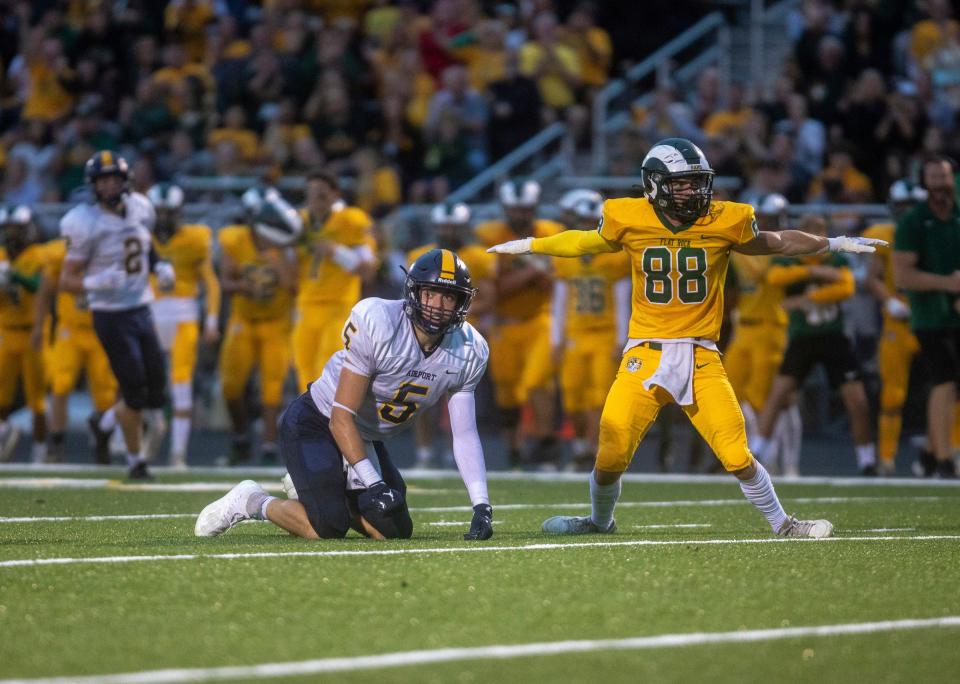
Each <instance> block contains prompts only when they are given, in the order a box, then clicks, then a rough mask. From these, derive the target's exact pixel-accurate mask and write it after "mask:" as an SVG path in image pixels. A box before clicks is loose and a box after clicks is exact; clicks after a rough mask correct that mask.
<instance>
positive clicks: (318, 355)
mask: <svg viewBox="0 0 960 684" xmlns="http://www.w3.org/2000/svg"><path fill="white" fill-rule="evenodd" d="M351 308H352V307H351V306H350V305H349V304H330V305H324V306H307V307H303V308H301V309H300V310H299V311H298V312H297V322H296V323H295V324H294V326H293V365H294V369H295V370H296V373H297V389H299V390H301V391H303V390H305V389H306V388H307V384H309V383H311V382H313V381H314V380H316V379H317V378H319V377H320V374H321V373H322V372H323V367H324V366H326V365H327V361H329V360H330V357H331V356H333V355H334V354H336V353H337V352H338V351H339V350H341V349H343V336H342V333H343V326H344V324H345V323H346V321H347V318H349V317H350V309H351Z"/></svg>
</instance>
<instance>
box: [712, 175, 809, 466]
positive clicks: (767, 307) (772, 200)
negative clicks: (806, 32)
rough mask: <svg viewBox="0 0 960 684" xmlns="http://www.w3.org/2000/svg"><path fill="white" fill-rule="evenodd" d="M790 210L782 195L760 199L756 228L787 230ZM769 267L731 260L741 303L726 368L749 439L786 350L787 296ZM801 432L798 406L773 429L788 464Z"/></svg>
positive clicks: (760, 258)
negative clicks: (784, 301)
mask: <svg viewBox="0 0 960 684" xmlns="http://www.w3.org/2000/svg"><path fill="white" fill-rule="evenodd" d="M788 206H789V203H788V202H787V199H786V197H784V196H783V195H780V194H777V193H770V194H767V195H762V196H760V197H759V198H758V199H757V201H756V206H755V211H756V218H757V226H758V228H759V229H760V230H772V231H778V230H784V229H785V228H786V227H787V207H788ZM771 262H772V257H771V256H770V255H748V254H740V253H737V252H734V253H732V254H731V255H730V265H731V267H732V268H733V270H734V272H735V274H736V283H737V298H736V314H735V316H734V328H733V333H732V335H731V337H732V339H731V342H730V345H729V346H728V347H727V349H726V351H724V353H723V367H724V369H725V370H726V371H727V377H728V378H730V385H731V386H732V387H733V391H734V392H735V393H736V395H737V398H738V399H739V400H740V409H741V411H743V418H744V422H745V424H746V426H747V436H748V437H751V436H754V435H756V433H757V414H759V413H760V411H762V410H763V406H764V404H765V403H766V401H767V396H768V395H769V394H770V386H771V385H772V384H773V378H774V376H775V375H776V374H777V370H778V369H779V368H780V362H781V361H782V360H783V351H784V349H785V348H786V346H787V313H786V312H785V311H784V310H783V307H781V306H780V300H781V298H782V294H783V292H782V290H781V289H780V288H777V287H774V286H773V285H771V284H770V283H768V282H767V281H766V278H765V275H766V273H767V271H768V270H769V269H770V264H771ZM802 429H803V424H802V421H801V419H800V409H799V406H797V404H796V403H791V405H790V407H789V408H788V409H787V410H785V411H783V412H782V413H781V414H780V417H779V419H778V422H777V427H776V429H775V430H774V434H775V440H774V444H775V445H776V447H777V448H778V449H779V450H781V451H782V452H783V454H782V456H783V460H784V462H791V463H792V462H796V461H797V460H799V450H800V440H801V434H802Z"/></svg>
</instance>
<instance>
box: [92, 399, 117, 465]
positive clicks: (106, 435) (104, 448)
mask: <svg viewBox="0 0 960 684" xmlns="http://www.w3.org/2000/svg"><path fill="white" fill-rule="evenodd" d="M102 415H103V414H102V413H100V412H99V411H97V412H94V413H91V414H90V417H89V418H87V425H89V426H90V432H91V433H92V434H93V457H94V460H95V461H96V462H97V463H99V464H100V465H110V435H111V434H113V430H101V429H100V416H102Z"/></svg>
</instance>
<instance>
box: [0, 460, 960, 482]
mask: <svg viewBox="0 0 960 684" xmlns="http://www.w3.org/2000/svg"><path fill="white" fill-rule="evenodd" d="M150 469H151V471H153V472H155V473H157V474H159V475H166V474H177V475H183V473H184V471H179V470H172V469H171V468H169V467H167V466H162V465H156V466H155V465H151V466H150ZM400 470H401V472H402V473H403V475H404V477H406V478H410V479H419V480H450V479H452V480H459V475H458V474H457V471H455V470H423V469H418V468H401V469H400ZM8 472H9V473H17V472H26V473H84V472H85V473H104V474H109V475H111V476H113V477H117V478H122V477H123V476H124V474H125V471H124V470H123V469H122V468H119V467H116V466H98V465H93V464H87V463H75V464H71V463H44V464H32V463H0V474H2V473H8ZM186 472H187V474H189V475H198V476H229V477H231V478H236V480H237V481H240V480H242V479H243V478H244V477H245V476H248V475H256V476H263V477H276V478H277V479H279V478H280V477H281V476H282V475H283V472H284V471H283V468H279V467H276V466H270V467H256V466H247V467H243V468H229V467H217V466H204V467H197V468H190V469H189V470H187V471H186ZM487 477H488V478H489V479H490V480H500V481H518V482H575V483H584V482H586V478H587V474H585V473H529V472H514V471H491V472H489V473H488V474H487ZM773 479H774V482H776V483H778V484H781V483H782V484H802V485H807V484H812V485H829V486H837V487H947V488H951V487H960V480H936V479H925V478H913V477H884V478H876V477H823V476H817V475H813V476H810V475H802V476H800V477H781V476H774V477H773ZM623 481H624V482H648V483H657V482H677V483H683V484H718V483H723V482H730V481H731V478H730V476H729V475H725V474H722V473H720V474H716V475H694V474H686V473H626V474H625V475H624V476H623Z"/></svg>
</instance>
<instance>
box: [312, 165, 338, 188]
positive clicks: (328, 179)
mask: <svg viewBox="0 0 960 684" xmlns="http://www.w3.org/2000/svg"><path fill="white" fill-rule="evenodd" d="M310 181H322V182H324V183H326V184H327V185H329V186H330V188H331V189H333V190H336V191H337V192H340V179H339V178H337V177H336V176H335V175H334V174H332V173H330V172H329V171H327V170H326V169H314V170H313V171H311V172H310V173H308V174H307V182H308V183H309V182H310Z"/></svg>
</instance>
